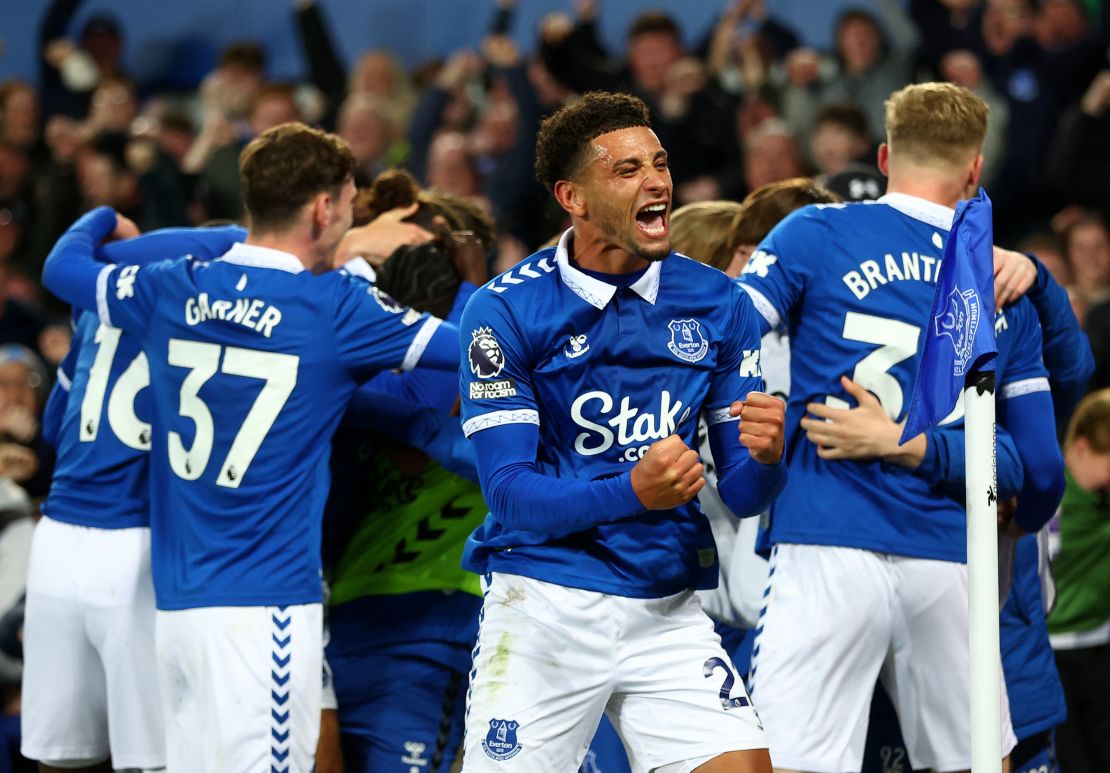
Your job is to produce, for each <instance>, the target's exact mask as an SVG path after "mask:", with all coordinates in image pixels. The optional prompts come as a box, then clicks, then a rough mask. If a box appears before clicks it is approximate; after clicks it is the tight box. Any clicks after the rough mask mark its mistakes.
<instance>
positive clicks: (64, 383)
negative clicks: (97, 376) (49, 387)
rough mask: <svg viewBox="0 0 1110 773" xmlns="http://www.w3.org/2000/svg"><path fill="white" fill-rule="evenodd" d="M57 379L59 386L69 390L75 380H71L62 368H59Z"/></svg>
mask: <svg viewBox="0 0 1110 773" xmlns="http://www.w3.org/2000/svg"><path fill="white" fill-rule="evenodd" d="M57 380H58V386H60V387H61V388H62V389H64V390H65V391H67V392H68V391H69V390H70V389H71V388H72V387H73V382H72V381H70V380H69V376H67V375H66V372H65V371H64V370H62V369H61V368H58V374H57Z"/></svg>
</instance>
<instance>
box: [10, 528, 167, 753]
mask: <svg viewBox="0 0 1110 773" xmlns="http://www.w3.org/2000/svg"><path fill="white" fill-rule="evenodd" d="M23 655H24V668H23V720H22V721H23V741H22V752H23V754H24V756H26V757H29V758H30V759H34V760H43V761H48V762H70V761H75V760H106V759H108V757H109V754H110V755H111V759H112V764H113V766H114V767H116V768H157V767H162V766H163V765H165V729H164V727H163V724H162V704H161V699H160V697H159V694H158V672H157V668H156V666H155V657H154V587H153V585H152V582H151V577H150V529H147V528H131V529H94V528H90V527H87V526H74V525H72V524H68V523H62V522H60V521H54V520H51V519H50V518H43V519H42V520H41V521H39V523H38V525H37V526H36V527H35V535H34V538H33V539H32V541H31V562H30V567H29V569H28V576H27V612H26V618H25V620H24V625H23Z"/></svg>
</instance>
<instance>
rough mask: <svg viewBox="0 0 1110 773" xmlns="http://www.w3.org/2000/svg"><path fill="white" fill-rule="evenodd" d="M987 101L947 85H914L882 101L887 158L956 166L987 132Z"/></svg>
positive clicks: (966, 159)
mask: <svg viewBox="0 0 1110 773" xmlns="http://www.w3.org/2000/svg"><path fill="white" fill-rule="evenodd" d="M987 112H988V108H987V103H986V102H984V101H983V100H982V99H980V98H979V97H977V96H975V95H974V94H972V93H971V92H970V91H968V90H967V89H965V88H964V87H962V86H956V85H955V84H952V83H915V84H912V85H910V86H906V87H905V88H903V89H901V90H899V91H896V92H894V93H893V94H892V95H891V96H890V99H888V100H887V101H886V141H887V144H888V145H889V146H890V151H891V156H892V157H896V158H904V159H906V160H907V161H910V162H911V163H915V164H920V165H938V164H943V165H945V166H951V167H958V166H962V165H963V164H966V163H967V162H969V161H971V160H972V159H973V158H975V156H976V155H978V154H979V152H980V151H981V150H982V148H983V138H984V137H985V136H986V134H987Z"/></svg>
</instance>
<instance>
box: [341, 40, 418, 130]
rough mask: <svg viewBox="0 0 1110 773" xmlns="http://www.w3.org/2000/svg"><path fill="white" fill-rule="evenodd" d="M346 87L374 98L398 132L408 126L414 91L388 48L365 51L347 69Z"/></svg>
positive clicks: (414, 98)
mask: <svg viewBox="0 0 1110 773" xmlns="http://www.w3.org/2000/svg"><path fill="white" fill-rule="evenodd" d="M347 90H348V92H349V93H351V94H367V95H369V96H372V97H374V99H376V100H377V101H378V104H379V105H381V109H382V111H383V112H384V113H385V115H386V116H387V117H388V118H389V121H390V122H391V123H392V124H393V125H394V126H395V127H397V130H398V131H401V132H404V131H406V130H407V129H408V125H409V119H410V118H411V117H412V111H413V110H414V109H415V107H416V92H415V91H414V90H413V88H412V84H411V83H410V82H409V79H408V75H407V74H406V73H405V70H404V68H402V67H401V64H400V62H398V61H397V57H395V56H394V55H393V54H391V53H389V52H388V51H382V50H380V49H379V50H376V51H367V52H366V53H365V54H363V55H362V56H361V57H360V58H359V60H358V61H357V62H356V63H355V66H354V67H353V68H352V69H351V78H350V82H349V84H348V87H347Z"/></svg>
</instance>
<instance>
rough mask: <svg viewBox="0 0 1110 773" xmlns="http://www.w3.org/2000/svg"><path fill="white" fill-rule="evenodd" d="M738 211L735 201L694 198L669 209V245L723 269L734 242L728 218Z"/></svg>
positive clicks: (730, 219) (726, 264) (732, 251)
mask: <svg viewBox="0 0 1110 773" xmlns="http://www.w3.org/2000/svg"><path fill="white" fill-rule="evenodd" d="M738 214H740V205H739V204H737V203H736V202H735V201H698V202H695V203H693V204H687V205H685V206H683V207H679V208H678V209H676V210H675V211H674V212H672V213H671V248H672V249H674V250H675V251H676V252H681V253H682V254H683V255H688V256H689V257H691V258H693V259H694V260H697V261H700V262H702V263H705V264H707V265H710V266H713V268H719V269H720V270H721V271H724V270H725V269H726V268H728V264H729V263H730V262H731V261H732V254H733V253H734V252H735V251H736V244H735V243H734V240H733V238H732V222H733V220H734V219H735V218H736V216H737V215H738Z"/></svg>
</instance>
